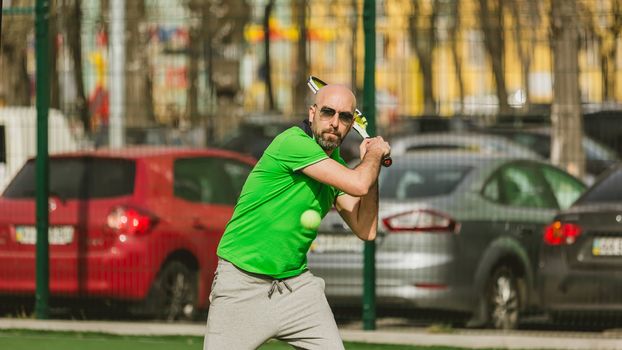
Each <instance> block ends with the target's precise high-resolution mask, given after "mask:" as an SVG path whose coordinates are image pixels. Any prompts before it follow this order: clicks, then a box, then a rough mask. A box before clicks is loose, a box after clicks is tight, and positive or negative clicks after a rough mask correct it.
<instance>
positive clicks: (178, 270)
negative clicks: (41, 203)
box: [0, 148, 255, 320]
mask: <svg viewBox="0 0 622 350" xmlns="http://www.w3.org/2000/svg"><path fill="white" fill-rule="evenodd" d="M254 163H255V160H254V159H252V158H249V157H246V156H242V155H240V154H238V153H234V152H230V151H224V150H215V149H201V150H198V149H182V148H131V149H122V150H97V151H85V152H78V153H71V154H62V155H55V156H53V157H51V159H50V201H49V243H50V265H49V267H50V295H51V298H52V299H54V298H57V297H59V298H61V299H63V298H65V297H69V298H74V297H75V298H81V299H82V298H86V299H88V300H91V299H92V298H98V299H104V300H113V301H124V302H130V304H131V305H133V307H134V309H135V310H139V311H140V312H141V313H146V314H148V315H151V316H155V317H157V318H161V319H168V320H174V319H192V318H193V317H195V316H196V315H197V311H198V310H199V309H204V308H206V307H207V306H208V303H209V302H208V295H209V292H210V287H211V283H212V278H213V273H214V270H215V268H216V264H217V257H216V246H217V244H218V241H219V240H220V238H221V236H222V234H223V232H224V229H225V225H226V224H227V222H228V220H229V218H230V217H231V215H232V214H233V207H234V205H235V203H236V201H237V198H238V196H239V194H240V191H241V189H242V186H243V184H244V181H245V180H246V177H247V176H248V174H249V173H250V171H251V169H252V167H253V165H254ZM35 182H36V181H35V162H34V160H30V161H28V162H27V163H26V164H25V165H24V167H23V168H22V169H21V170H20V172H19V173H18V174H17V175H16V176H15V178H14V179H13V180H12V181H11V183H10V184H9V186H8V187H7V188H6V189H5V191H4V193H3V194H2V197H0V298H1V297H2V295H4V296H15V295H26V296H32V295H34V291H35V274H36V272H35V243H36V228H35Z"/></svg>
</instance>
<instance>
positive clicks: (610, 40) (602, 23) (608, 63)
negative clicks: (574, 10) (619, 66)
mask: <svg viewBox="0 0 622 350" xmlns="http://www.w3.org/2000/svg"><path fill="white" fill-rule="evenodd" d="M610 4H611V11H610V12H607V13H606V14H595V13H594V12H593V11H592V8H591V7H590V6H587V5H586V4H584V3H577V6H578V7H579V13H582V14H584V15H583V16H581V17H580V18H581V23H582V24H583V25H584V26H585V27H586V29H587V34H586V35H587V36H589V37H592V38H594V39H595V40H596V43H597V44H598V56H599V59H600V68H601V73H602V74H601V75H602V87H603V89H602V90H603V100H604V101H615V89H616V86H615V82H616V60H617V51H618V39H619V38H620V32H621V31H622V1H621V0H611V2H610Z"/></svg>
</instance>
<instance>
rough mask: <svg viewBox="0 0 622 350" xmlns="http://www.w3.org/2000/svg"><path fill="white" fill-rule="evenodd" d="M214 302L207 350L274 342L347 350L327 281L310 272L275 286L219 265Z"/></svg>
mask: <svg viewBox="0 0 622 350" xmlns="http://www.w3.org/2000/svg"><path fill="white" fill-rule="evenodd" d="M210 300H211V305H210V308H209V314H208V317H207V332H206V334H205V341H204V343H203V349H204V350H251V349H257V348H258V347H260V346H261V345H262V344H263V343H265V342H266V341H267V340H269V339H271V338H274V339H279V340H282V341H284V342H287V343H289V344H290V345H292V346H294V347H295V348H297V349H322V350H333V349H334V350H341V349H344V347H343V343H342V341H341V337H340V335H339V330H338V329H337V324H336V323H335V317H334V316H333V313H332V311H331V309H330V306H329V305H328V302H327V301H326V297H325V295H324V280H322V279H321V278H319V277H315V276H313V274H311V273H310V272H309V271H307V272H304V273H302V274H301V275H299V276H296V277H292V278H288V279H285V280H280V281H277V280H274V279H272V278H270V277H267V276H264V275H257V274H253V273H249V272H245V271H242V270H240V269H238V268H237V267H235V266H234V265H233V264H231V263H230V262H228V261H226V260H223V259H220V260H219V262H218V268H217V269H216V275H215V276H214V283H213V285H212V292H211V294H210Z"/></svg>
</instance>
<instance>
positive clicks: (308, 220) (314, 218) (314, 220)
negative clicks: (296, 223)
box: [300, 209, 322, 230]
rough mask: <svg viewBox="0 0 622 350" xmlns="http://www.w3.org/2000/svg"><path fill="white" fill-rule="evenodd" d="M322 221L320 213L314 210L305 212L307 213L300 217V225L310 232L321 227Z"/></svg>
mask: <svg viewBox="0 0 622 350" xmlns="http://www.w3.org/2000/svg"><path fill="white" fill-rule="evenodd" d="M321 221H322V217H321V216H320V213H318V212H317V211H315V210H313V209H309V210H305V212H304V213H302V215H301V216H300V224H301V225H302V227H304V228H306V229H308V230H315V229H317V228H318V226H320V222H321Z"/></svg>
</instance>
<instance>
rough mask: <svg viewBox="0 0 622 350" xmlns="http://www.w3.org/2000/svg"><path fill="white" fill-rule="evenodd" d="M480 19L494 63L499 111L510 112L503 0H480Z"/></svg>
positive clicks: (492, 62)
mask: <svg viewBox="0 0 622 350" xmlns="http://www.w3.org/2000/svg"><path fill="white" fill-rule="evenodd" d="M479 20H480V23H481V27H482V31H483V32H484V45H485V46H486V51H488V57H489V58H490V62H491V64H492V73H493V76H494V79H495V85H496V90H497V98H498V100H499V112H501V114H505V113H508V112H509V110H510V106H509V105H508V92H507V87H506V84H505V69H504V64H503V60H504V54H503V53H504V35H503V0H479Z"/></svg>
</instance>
